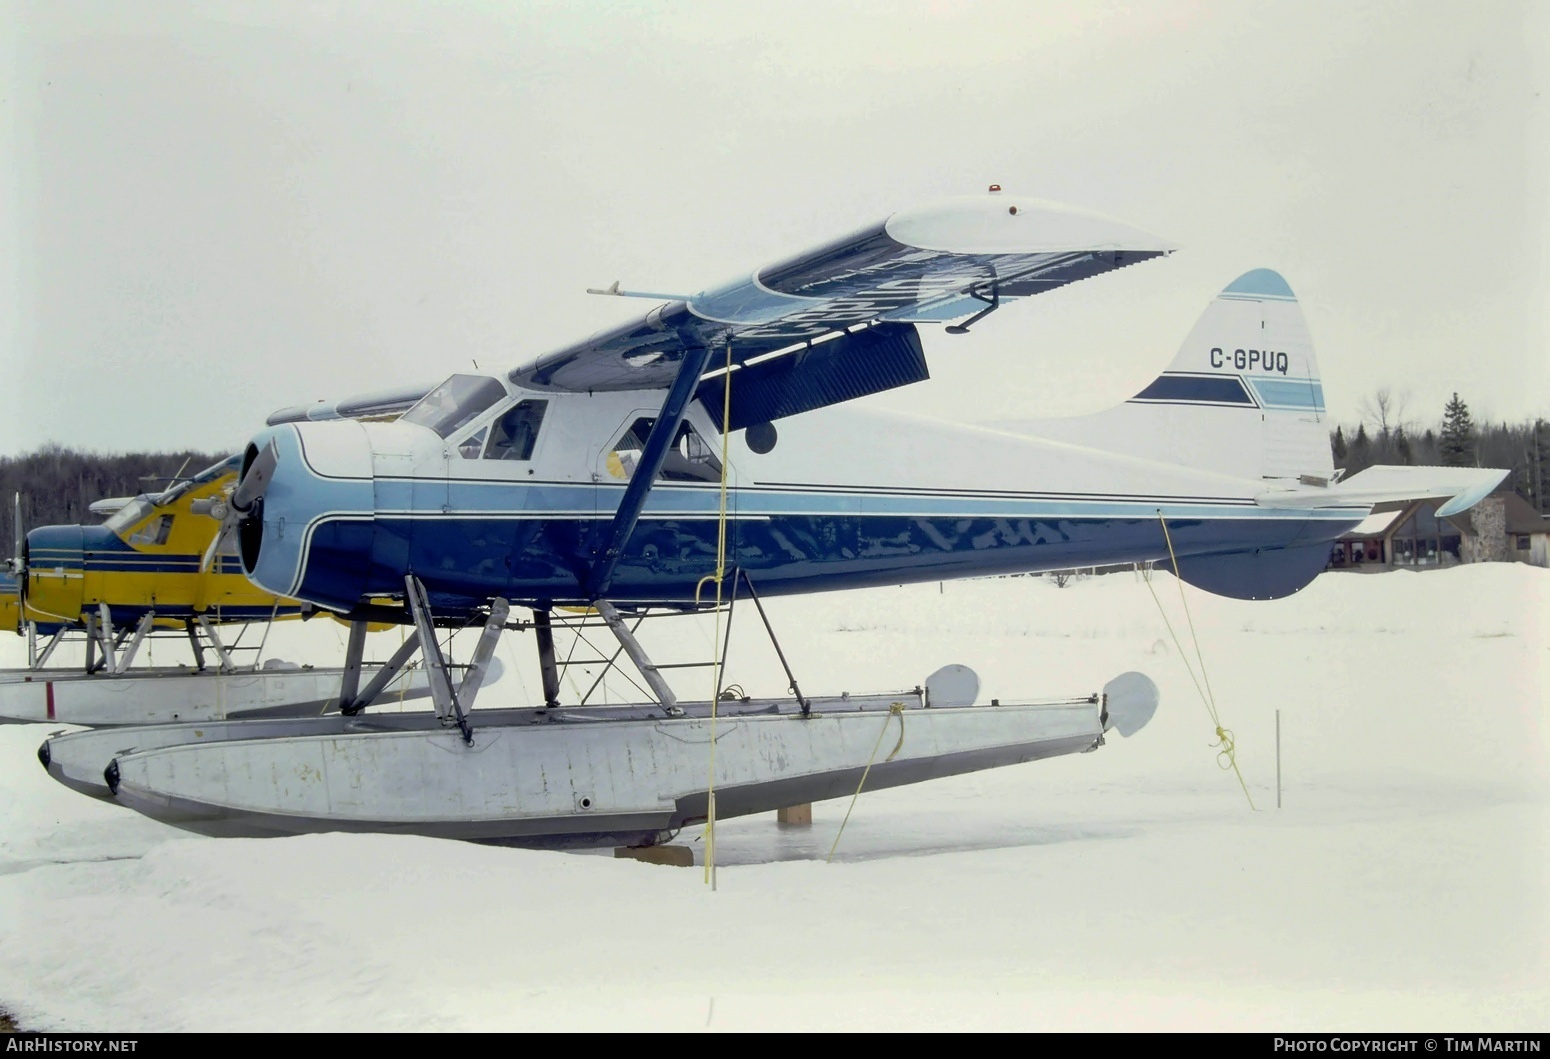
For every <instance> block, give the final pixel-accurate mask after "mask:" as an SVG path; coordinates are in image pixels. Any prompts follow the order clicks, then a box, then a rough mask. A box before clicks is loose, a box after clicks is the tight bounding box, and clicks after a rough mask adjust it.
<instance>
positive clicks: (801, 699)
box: [733, 567, 813, 717]
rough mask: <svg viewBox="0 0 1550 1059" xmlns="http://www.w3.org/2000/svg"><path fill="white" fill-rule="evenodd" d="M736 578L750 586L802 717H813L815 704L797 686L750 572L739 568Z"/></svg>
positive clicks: (750, 591) (754, 601) (751, 596)
mask: <svg viewBox="0 0 1550 1059" xmlns="http://www.w3.org/2000/svg"><path fill="white" fill-rule="evenodd" d="M736 576H737V577H739V578H742V581H743V584H745V585H747V586H748V595H749V597H750V598H751V599H752V600H753V605H754V606H755V607H757V608H758V609H759V620H760V621H762V622H764V631H765V632H767V633H769V634H770V643H771V644H773V645H774V646H775V655H776V657H777V658H779V659H780V667H781V668H782V669H784V670H785V671H786V679H787V680H788V681H790V683H791V694H793V695H795V696H796V697H797V703H798V705H800V706H801V707H802V716H803V717H808V716H811V715H812V712H813V704H812V702H811V701H809V700H808V699H807V698H806V697H805V696H804V695H803V694H802V689H801V688H800V687H798V686H797V678H796V674H795V673H793V672H791V663H789V662H787V661H786V652H784V651H782V650H781V649H780V641H779V640H777V639H776V638H775V629H774V627H773V626H772V625H770V619H769V615H767V614H765V613H764V604H763V603H760V602H759V593H757V592H755V591H754V589H753V581H752V580H750V579H749V577H748V572H747V571H746V570H744V569H743V568H742V567H738V569H737V574H736ZM736 583H737V582H736V581H734V582H733V585H734V587H735V586H736Z"/></svg>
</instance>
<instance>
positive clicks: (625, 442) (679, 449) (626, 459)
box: [605, 416, 721, 482]
mask: <svg viewBox="0 0 1550 1059" xmlns="http://www.w3.org/2000/svg"><path fill="white" fill-rule="evenodd" d="M655 423H656V420H655V419H653V418H650V417H647V416H642V417H641V418H640V419H637V420H636V421H635V422H634V423H632V424H630V429H628V430H626V431H625V432H624V434H623V435H622V436H621V437H620V438H619V440H618V441H616V442H614V445H613V449H612V451H610V452H609V453H608V457H607V459H606V461H605V465H606V467H607V469H608V473H609V474H610V475H612V476H613V477H614V478H622V479H624V480H625V481H629V479H630V478H632V477H634V475H635V468H636V467H637V466H638V465H639V464H640V458H641V454H642V453H643V452H644V451H645V448H646V439H647V438H648V437H650V436H651V428H652V426H653V425H654V424H655ZM657 479H658V480H659V481H668V482H719V481H721V461H720V460H719V459H717V458H716V452H715V450H714V449H713V448H711V446H710V445H709V444H708V443H707V442H706V441H705V439H704V438H703V437H701V436H700V433H699V431H697V430H695V429H694V427H693V426H691V425H690V424H689V422H688V421H687V420H685V421H684V422H682V423H680V424H679V425H678V436H677V437H675V438H674V439H673V445H672V447H671V448H670V449H668V452H667V456H666V457H664V458H663V460H662V470H661V472H660V473H659V474H658V475H657Z"/></svg>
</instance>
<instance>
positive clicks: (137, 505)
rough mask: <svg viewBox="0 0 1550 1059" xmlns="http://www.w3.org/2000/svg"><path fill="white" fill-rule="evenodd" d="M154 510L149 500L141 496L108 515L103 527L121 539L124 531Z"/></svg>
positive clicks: (153, 505) (154, 507)
mask: <svg viewBox="0 0 1550 1059" xmlns="http://www.w3.org/2000/svg"><path fill="white" fill-rule="evenodd" d="M155 510H156V506H155V504H154V503H153V502H152V500H151V498H150V497H148V496H145V495H144V494H141V495H140V496H137V497H135V498H134V499H133V500H131V501H129V502H128V503H126V504H125V505H124V506H123V507H121V508H119V509H118V510H117V511H115V512H113V514H111V515H109V516H108V520H107V521H106V522H104V523H103V525H104V526H106V527H107V528H108V529H110V530H112V531H113V532H114V533H116V534H118V535H119V536H120V537H122V536H123V535H124V531H125V530H127V529H128V528H129V527H130V526H133V525H134V524H135V523H136V522H139V521H140V520H141V519H143V518H144V517H145V516H147V515H149V514H150V513H151V512H152V511H155Z"/></svg>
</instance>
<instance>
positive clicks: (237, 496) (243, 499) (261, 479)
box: [231, 441, 280, 514]
mask: <svg viewBox="0 0 1550 1059" xmlns="http://www.w3.org/2000/svg"><path fill="white" fill-rule="evenodd" d="M279 462H280V450H279V449H278V448H276V447H275V443H274V442H273V441H271V442H270V443H269V444H267V445H265V446H264V451H262V452H260V453H259V454H258V455H257V456H255V457H254V458H253V462H252V463H251V464H249V465H248V469H247V473H245V474H244V475H243V476H242V481H240V482H238V483H237V491H236V492H235V493H233V494H232V495H231V506H232V509H233V510H234V511H236V512H239V513H243V514H245V513H246V512H247V511H249V510H250V509H251V508H252V507H253V502H254V501H255V500H257V499H258V498H259V497H261V496H263V495H264V491H265V490H267V489H268V488H269V480H270V479H271V478H273V477H274V469H275V465H276V464H277V463H279Z"/></svg>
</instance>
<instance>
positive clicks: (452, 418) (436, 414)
mask: <svg viewBox="0 0 1550 1059" xmlns="http://www.w3.org/2000/svg"><path fill="white" fill-rule="evenodd" d="M505 396H506V388H505V387H504V386H502V385H501V384H500V383H498V382H496V381H495V380H494V379H492V378H490V377H489V376H487V375H454V376H452V377H451V378H450V379H448V380H447V381H446V382H444V383H442V384H441V385H440V386H438V387H436V388H435V389H434V390H432V391H431V392H430V393H428V394H426V395H425V396H424V397H422V398H420V401H419V403H418V404H416V405H415V406H414V407H413V408H411V409H409V411H407V412H405V413H404V415H403V421H404V422H405V423H418V424H419V425H420V426H422V427H430V428H431V429H432V430H434V431H435V432H436V433H438V434H440V435H441V436H442V437H444V438H445V437H448V436H449V435H451V434H452V433H454V432H455V431H456V430H458V429H459V428H460V427H464V426H467V425H468V424H469V423H470V422H472V421H473V419H474V417H476V416H477V415H479V413H480V412H483V411H484V410H485V409H487V408H489V407H490V406H491V405H492V404H494V403H495V402H496V401H499V400H500V399H501V398H503V397H505Z"/></svg>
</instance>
